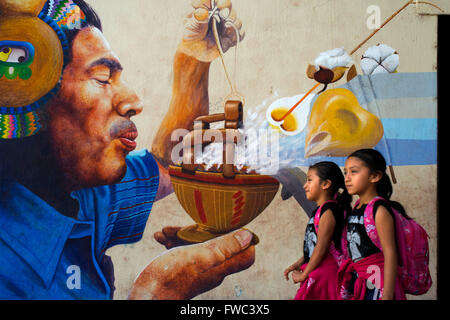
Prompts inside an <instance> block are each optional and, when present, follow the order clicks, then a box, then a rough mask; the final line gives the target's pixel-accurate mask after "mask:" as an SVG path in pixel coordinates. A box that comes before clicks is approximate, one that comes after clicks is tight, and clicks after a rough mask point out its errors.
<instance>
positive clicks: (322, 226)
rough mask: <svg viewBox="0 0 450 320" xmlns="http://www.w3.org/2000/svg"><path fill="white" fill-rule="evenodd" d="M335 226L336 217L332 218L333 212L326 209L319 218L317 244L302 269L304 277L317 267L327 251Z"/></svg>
mask: <svg viewBox="0 0 450 320" xmlns="http://www.w3.org/2000/svg"><path fill="white" fill-rule="evenodd" d="M335 227H336V219H335V218H334V215H333V212H332V211H331V210H330V209H328V210H326V211H325V212H324V213H323V214H322V217H321V218H320V222H319V233H318V234H317V244H316V246H315V247H314V250H313V253H312V255H311V258H310V259H309V262H308V266H307V267H306V268H305V270H304V271H303V277H304V278H305V279H306V277H307V276H308V274H309V273H310V272H311V271H313V270H314V269H315V268H317V266H318V265H319V264H320V263H321V262H322V260H323V259H324V258H325V256H326V254H327V253H328V249H329V247H330V243H331V239H332V237H333V233H334V228H335Z"/></svg>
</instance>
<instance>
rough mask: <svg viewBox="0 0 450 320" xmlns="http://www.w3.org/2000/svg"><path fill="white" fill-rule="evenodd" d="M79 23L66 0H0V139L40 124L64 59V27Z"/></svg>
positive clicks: (66, 48) (23, 133)
mask: <svg viewBox="0 0 450 320" xmlns="http://www.w3.org/2000/svg"><path fill="white" fill-rule="evenodd" d="M84 23H85V15H84V13H83V12H82V11H81V10H80V8H79V7H78V6H77V5H76V4H75V3H74V2H73V1H72V0H48V1H45V0H0V139H14V138H23V137H28V136H32V135H34V134H36V133H38V132H39V131H41V130H43V129H45V127H46V112H45V110H44V108H45V104H46V102H47V101H48V100H49V99H50V98H51V97H52V95H53V94H54V93H55V92H56V91H57V90H58V87H59V81H60V78H61V74H62V70H63V67H64V65H65V63H67V59H68V52H69V43H68V40H67V38H66V34H65V31H67V30H73V29H81V28H83V27H84Z"/></svg>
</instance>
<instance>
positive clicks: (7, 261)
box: [0, 0, 437, 299]
mask: <svg viewBox="0 0 450 320" xmlns="http://www.w3.org/2000/svg"><path fill="white" fill-rule="evenodd" d="M88 2H89V1H88ZM410 4H412V1H409V2H408V3H407V4H405V6H404V7H403V8H401V9H400V10H399V11H397V12H396V13H394V14H393V15H392V16H391V17H390V18H389V19H388V20H386V22H385V23H384V24H383V25H382V26H381V27H380V29H381V28H383V27H385V26H386V25H387V23H388V22H389V21H390V20H392V19H393V18H395V16H396V15H398V14H399V13H400V12H401V11H402V10H403V9H404V8H406V7H407V6H408V5H410ZM100 18H101V17H98V16H97V14H96V13H95V11H94V10H93V9H92V8H91V7H90V6H89V5H88V4H87V3H86V2H85V1H82V0H0V93H1V94H0V179H1V180H0V190H1V193H0V262H3V263H0V279H1V280H0V298H1V299H112V298H113V297H114V277H115V274H114V267H113V263H112V260H111V258H110V257H109V256H108V255H106V254H105V252H106V251H107V250H108V249H109V248H111V247H113V246H115V245H119V244H130V243H135V242H137V241H139V240H141V239H142V235H143V232H144V229H145V227H146V224H147V220H148V217H149V214H150V211H151V210H152V206H153V203H154V202H156V201H159V200H161V199H164V198H165V197H166V196H168V195H170V194H172V193H175V195H176V199H178V201H179V202H180V204H181V206H182V208H183V209H184V210H185V211H186V214H187V215H189V216H190V218H192V220H193V224H191V225H188V226H177V227H173V226H167V227H166V228H164V229H163V230H161V231H159V232H156V233H155V234H154V238H155V239H156V241H158V242H160V243H161V244H163V245H164V246H165V247H166V248H167V249H172V248H173V249H172V250H168V251H165V252H163V253H162V254H160V255H159V256H158V257H156V258H155V259H153V260H152V261H151V262H150V263H148V265H147V266H146V267H145V268H144V270H142V272H141V273H139V274H138V275H133V276H134V277H136V279H135V281H134V282H133V286H132V288H131V289H130V290H129V295H128V298H129V299H191V298H194V297H196V296H198V295H199V294H202V293H204V292H207V291H209V290H211V289H213V288H216V287H218V286H219V285H220V284H221V283H222V281H223V280H224V278H225V277H227V276H228V275H230V274H233V273H238V272H241V271H243V270H246V269H248V268H251V267H252V265H253V264H254V261H255V250H257V244H258V242H259V238H263V237H264V236H265V235H264V234H255V233H253V232H251V231H250V230H247V229H245V226H246V225H247V224H249V223H250V222H251V221H253V220H254V219H256V218H257V217H258V216H259V215H261V214H264V211H265V209H266V208H267V207H268V206H269V205H270V203H271V202H272V201H273V199H274V198H275V196H276V194H277V192H278V191H279V189H281V196H282V198H283V199H284V200H285V199H288V198H290V197H291V196H294V198H295V199H296V200H297V201H298V203H299V204H300V206H301V207H302V208H303V209H304V211H305V212H306V213H307V214H308V215H311V214H312V211H313V209H314V208H315V206H314V204H313V203H311V201H308V200H307V199H306V196H305V192H304V190H303V184H304V183H305V180H306V174H305V173H304V172H303V171H302V170H301V169H300V168H299V167H302V166H309V165H311V164H313V163H316V162H318V161H323V160H328V161H333V162H335V163H336V164H338V165H340V166H342V165H343V164H344V161H345V157H346V156H348V155H349V154H350V153H352V152H353V151H356V150H358V149H362V148H375V149H376V150H378V151H380V152H381V153H382V154H383V156H384V157H385V159H386V160H387V164H388V165H389V167H390V173H391V177H392V180H393V181H394V183H395V182H396V180H395V179H396V178H395V172H394V170H395V169H394V167H395V166H405V165H429V164H436V163H437V136H436V127H437V119H436V117H437V115H436V102H435V99H436V96H437V89H436V88H437V83H436V74H435V73H408V72H402V70H401V67H400V66H401V65H400V60H401V56H402V53H401V52H400V53H399V52H397V51H396V50H395V49H394V48H393V47H395V44H384V43H382V39H380V44H379V45H376V46H372V47H369V48H368V49H366V50H365V52H364V53H363V54H359V55H360V56H359V57H357V55H356V54H355V53H356V52H357V51H358V50H359V49H360V48H361V47H362V46H363V45H364V44H365V43H366V42H367V41H368V40H369V39H370V38H372V37H374V36H376V33H377V31H378V30H380V29H378V30H376V31H374V32H373V33H372V34H371V35H370V36H369V37H368V38H367V39H365V40H364V41H363V42H361V43H360V44H359V45H358V46H357V47H356V48H355V49H354V50H352V51H351V52H350V54H348V53H347V52H346V51H345V49H344V48H335V49H332V50H328V51H325V52H322V53H320V54H319V55H318V56H317V58H316V59H315V61H314V62H313V63H308V65H307V68H306V73H303V75H302V76H303V77H304V78H305V80H307V81H310V82H311V89H310V90H309V91H307V92H306V93H299V94H297V95H295V96H291V97H279V96H278V94H277V93H275V94H274V95H273V96H271V97H269V98H267V99H265V100H264V101H263V102H262V103H261V104H260V105H258V106H247V105H246V103H245V96H244V94H242V93H241V92H240V91H239V90H238V88H237V85H236V82H235V81H233V79H232V77H231V76H230V72H229V65H227V63H226V62H225V59H224V56H225V55H226V54H227V53H228V52H230V51H231V49H233V48H234V50H240V49H238V48H239V44H240V42H241V41H245V34H244V32H243V28H242V25H243V23H242V22H241V21H240V19H239V18H238V14H237V12H236V10H235V9H234V8H233V6H232V2H231V1H230V0H217V1H216V0H195V1H193V2H192V12H190V13H189V15H188V16H187V17H186V19H185V21H184V29H183V36H182V39H181V41H180V42H179V44H178V47H177V49H176V53H175V57H174V63H173V87H172V97H171V100H170V105H169V107H168V109H167V112H166V114H165V117H164V118H163V119H162V121H161V124H160V127H159V129H158V131H157V132H156V135H155V137H154V140H153V144H152V145H151V147H149V148H148V150H147V149H144V150H137V151H136V150H135V149H136V147H137V143H136V139H137V136H138V129H137V127H136V125H135V124H134V123H133V121H132V120H134V118H133V117H134V116H138V115H139V113H141V111H142V108H143V105H142V101H141V100H140V98H139V97H138V96H137V94H136V93H135V92H134V90H133V88H131V87H129V86H128V85H127V84H126V83H125V82H124V81H123V79H122V71H123V66H122V65H121V63H120V57H118V56H117V55H116V54H115V53H114V52H113V51H112V49H111V47H110V46H109V43H108V41H107V39H106V38H105V37H104V35H103V34H102V24H101V21H100ZM244 23H245V22H244ZM215 60H220V62H221V65H222V67H223V74H224V76H225V78H226V80H227V83H228V85H229V87H230V92H229V94H228V95H226V96H224V97H223V100H224V103H223V112H218V113H212V114H210V112H209V109H210V105H209V103H210V102H209V97H208V86H209V85H210V83H209V82H210V81H209V70H210V65H211V63H212V62H213V61H215ZM356 64H357V65H358V66H359V67H360V68H361V70H362V71H363V74H357V69H356V67H355V65H356ZM342 79H346V83H345V84H343V85H339V86H337V87H334V88H329V86H331V85H335V83H337V82H338V81H339V80H342ZM212 85H213V84H212ZM412 148H414V150H415V152H414V153H413V154H411V153H409V152H408V150H411V149H412ZM274 154H276V157H275V156H274ZM30 212H33V214H31V215H30V214H29V213H30ZM17 270H20V271H21V272H17ZM80 275H83V276H80ZM74 289H76V290H74Z"/></svg>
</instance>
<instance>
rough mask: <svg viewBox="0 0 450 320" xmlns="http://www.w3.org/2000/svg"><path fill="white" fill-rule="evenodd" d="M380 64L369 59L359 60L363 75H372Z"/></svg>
mask: <svg viewBox="0 0 450 320" xmlns="http://www.w3.org/2000/svg"><path fill="white" fill-rule="evenodd" d="M378 66H380V64H379V63H378V62H377V61H375V60H374V59H371V58H363V59H362V60H361V69H362V71H363V73H364V74H365V75H367V74H372V73H373V71H374V70H375V69H376V68H377V67H378Z"/></svg>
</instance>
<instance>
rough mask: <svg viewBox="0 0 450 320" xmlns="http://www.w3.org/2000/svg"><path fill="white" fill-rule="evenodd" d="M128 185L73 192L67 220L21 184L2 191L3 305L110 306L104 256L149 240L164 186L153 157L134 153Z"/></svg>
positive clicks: (0, 290)
mask: <svg viewBox="0 0 450 320" xmlns="http://www.w3.org/2000/svg"><path fill="white" fill-rule="evenodd" d="M126 163H127V173H126V175H125V177H124V178H123V179H122V181H121V182H119V183H117V184H114V185H108V186H100V187H95V188H91V189H84V190H79V191H76V192H72V194H71V196H72V197H73V198H74V199H76V200H78V203H79V212H78V218H77V219H73V218H69V217H66V216H64V215H62V214H61V213H59V212H58V211H56V210H55V209H54V208H53V207H51V206H50V205H48V204H47V203H46V202H44V201H43V200H42V199H40V198H39V197H38V196H36V195H35V194H33V193H32V192H30V191H29V190H28V189H27V188H25V187H24V186H22V185H20V184H19V183H17V182H15V181H3V183H1V184H0V187H1V190H0V191H1V192H0V299H57V300H63V299H89V300H92V299H111V298H112V296H113V291H114V286H113V283H114V271H113V267H112V262H111V259H110V258H109V257H108V256H107V255H105V251H106V250H107V249H108V248H110V247H112V246H114V245H117V244H125V243H133V242H136V241H139V240H140V239H141V238H142V234H143V232H144V229H145V225H146V223H147V220H148V217H149V214H150V211H151V209H152V205H153V201H154V199H155V196H156V192H157V189H158V184H159V169H158V166H157V163H156V161H155V159H154V158H153V157H152V155H151V154H150V153H149V152H148V151H147V150H140V151H135V152H132V153H130V154H129V155H128V156H127V158H126Z"/></svg>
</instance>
